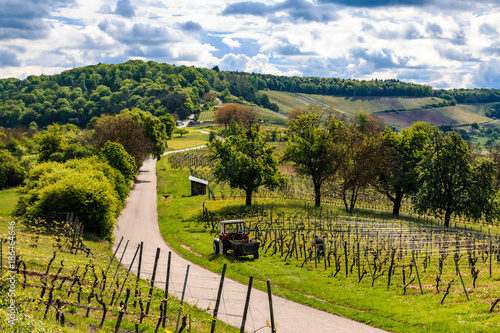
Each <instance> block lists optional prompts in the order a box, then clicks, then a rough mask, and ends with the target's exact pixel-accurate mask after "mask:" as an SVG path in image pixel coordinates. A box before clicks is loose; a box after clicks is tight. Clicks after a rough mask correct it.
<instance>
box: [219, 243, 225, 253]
mask: <svg viewBox="0 0 500 333" xmlns="http://www.w3.org/2000/svg"><path fill="white" fill-rule="evenodd" d="M219 254H220V255H221V256H222V255H225V254H226V249H225V248H224V241H221V242H219Z"/></svg>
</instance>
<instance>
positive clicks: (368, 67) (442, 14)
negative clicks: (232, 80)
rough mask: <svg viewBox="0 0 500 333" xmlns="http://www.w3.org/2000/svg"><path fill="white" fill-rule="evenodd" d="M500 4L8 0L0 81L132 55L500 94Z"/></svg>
mask: <svg viewBox="0 0 500 333" xmlns="http://www.w3.org/2000/svg"><path fill="white" fill-rule="evenodd" d="M499 33H500V0H482V1H480V2H478V1H473V0H364V1H363V0H284V1H283V0H281V1H269V0H268V1H237V0H231V1H222V0H210V1H207V0H177V1H173V0H109V1H106V0H1V1H0V78H6V77H18V78H25V77H26V76H27V75H31V74H34V75H39V74H42V73H43V74H55V73H59V72H61V71H63V70H65V69H70V68H73V67H81V66H86V65H92V64H97V63H99V62H101V63H120V62H124V61H127V60H129V59H142V60H146V61H147V60H154V61H157V62H166V63H170V64H176V65H193V66H200V67H207V68H212V67H213V66H215V65H218V66H219V68H220V69H222V70H238V71H248V72H258V73H270V74H277V75H297V76H320V77H340V78H354V79H393V78H394V79H399V80H402V81H407V82H415V83H423V84H429V85H431V86H432V87H434V88H476V87H477V88H499V89H500V34H499Z"/></svg>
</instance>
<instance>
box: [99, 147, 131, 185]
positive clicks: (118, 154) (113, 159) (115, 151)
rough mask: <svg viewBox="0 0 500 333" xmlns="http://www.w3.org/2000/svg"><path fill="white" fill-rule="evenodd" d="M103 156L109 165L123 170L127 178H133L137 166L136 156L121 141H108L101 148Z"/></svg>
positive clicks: (122, 172)
mask: <svg viewBox="0 0 500 333" xmlns="http://www.w3.org/2000/svg"><path fill="white" fill-rule="evenodd" d="M100 156H101V158H103V159H104V160H106V161H107V162H108V163H109V165H111V166H112V167H113V168H115V169H117V170H118V171H120V172H121V174H122V175H123V177H125V179H127V180H133V179H134V178H135V173H136V170H137V166H136V164H135V161H134V158H133V157H132V156H130V155H129V154H128V153H127V151H126V150H125V148H123V146H122V145H121V144H119V143H116V142H111V141H108V142H106V144H105V145H104V147H103V148H102V149H101V153H100Z"/></svg>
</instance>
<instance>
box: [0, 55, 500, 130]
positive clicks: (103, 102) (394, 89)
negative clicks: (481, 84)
mask: <svg viewBox="0 0 500 333" xmlns="http://www.w3.org/2000/svg"><path fill="white" fill-rule="evenodd" d="M267 89H269V90H277V91H287V92H297V93H307V94H323V95H341V96H411V97H423V96H437V97H441V98H445V99H447V100H449V101H453V102H455V101H456V102H458V103H477V102H480V103H486V102H488V103H489V102H496V101H500V91H498V90H494V89H474V90H464V89H458V90H433V89H432V88H431V87H430V86H426V85H419V84H414V83H406V82H401V81H399V80H367V81H364V80H351V79H338V78H318V77H298V76H294V77H288V76H277V75H270V74H256V73H244V72H230V71H219V70H218V68H216V67H215V68H213V69H206V68H195V67H187V66H175V65H169V64H165V63H156V62H154V61H148V62H144V61H141V60H130V61H127V62H125V63H122V64H117V65H106V64H98V65H91V66H86V67H80V68H74V69H71V70H67V71H64V72H62V73H60V74H56V75H39V76H35V75H30V76H28V77H27V78H26V79H24V80H19V79H15V78H8V79H0V124H1V126H4V127H15V126H25V127H29V126H31V127H32V128H36V127H46V126H48V125H51V124H53V123H58V124H66V123H71V124H75V125H77V126H79V127H80V128H82V127H85V126H86V125H87V124H88V123H89V122H91V120H92V118H94V117H99V116H100V115H102V114H118V113H119V112H121V111H122V110H123V109H126V108H139V109H141V110H143V111H147V112H150V113H151V114H153V115H155V116H157V117H160V116H163V115H166V114H171V115H174V117H175V115H176V116H177V117H178V118H181V119H183V118H186V117H187V116H188V115H189V114H192V113H198V112H199V111H201V109H202V105H203V104H204V103H210V105H213V104H214V103H216V100H215V97H216V95H215V94H213V93H210V91H214V90H215V91H216V92H218V93H219V97H221V99H222V100H223V101H226V102H236V103H238V102H241V101H242V100H246V101H248V102H251V103H255V104H256V105H259V106H262V107H265V108H268V109H271V110H274V111H278V109H279V108H278V106H277V105H276V104H275V103H272V102H270V100H269V97H268V96H267V95H266V94H265V93H262V91H263V90H267ZM259 91H260V92H259ZM231 95H232V96H236V98H234V97H231Z"/></svg>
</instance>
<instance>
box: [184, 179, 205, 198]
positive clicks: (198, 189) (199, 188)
mask: <svg viewBox="0 0 500 333" xmlns="http://www.w3.org/2000/svg"><path fill="white" fill-rule="evenodd" d="M189 180H190V181H191V195H205V194H207V186H208V182H207V181H206V180H203V179H200V178H196V177H193V176H189Z"/></svg>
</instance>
